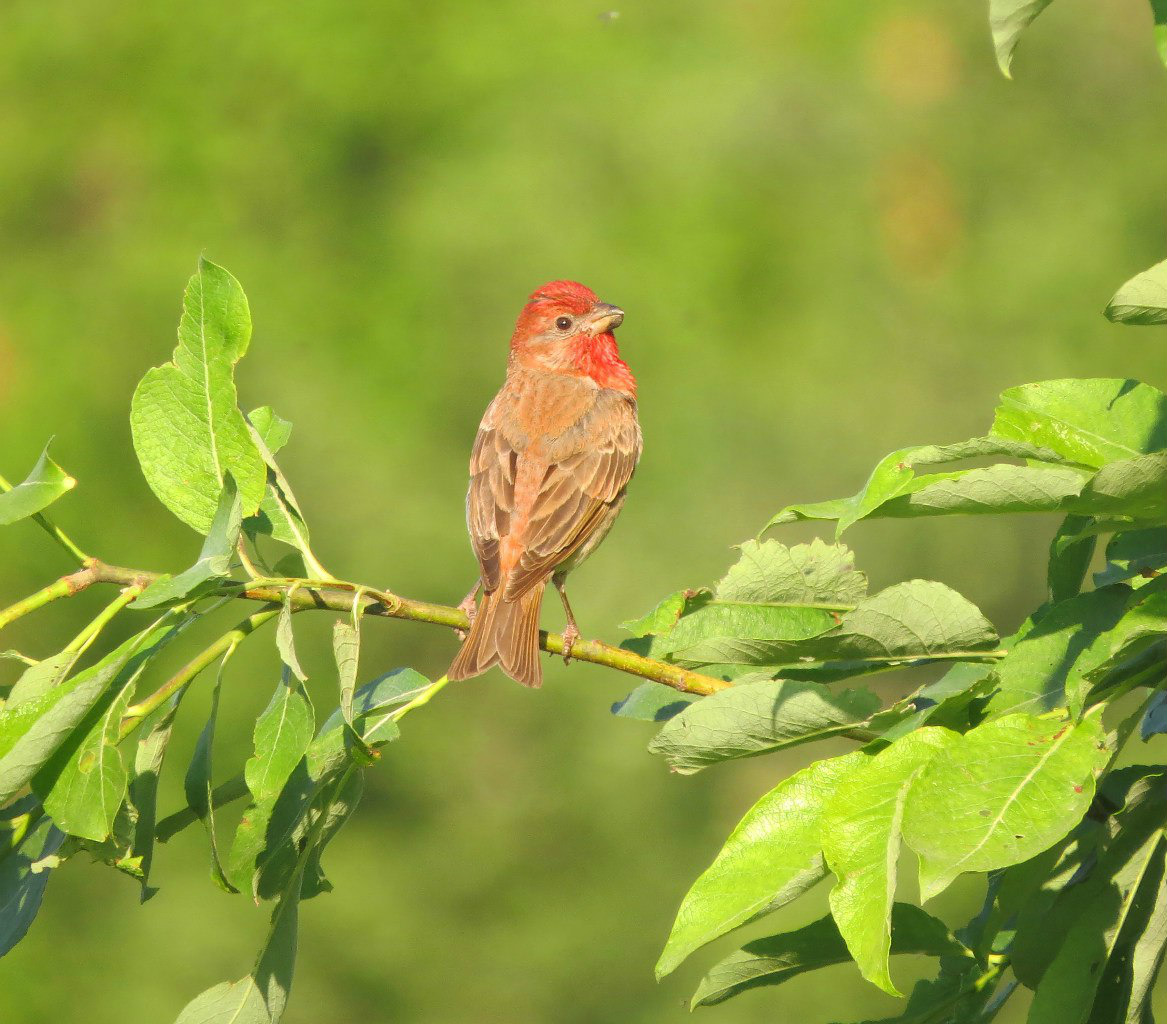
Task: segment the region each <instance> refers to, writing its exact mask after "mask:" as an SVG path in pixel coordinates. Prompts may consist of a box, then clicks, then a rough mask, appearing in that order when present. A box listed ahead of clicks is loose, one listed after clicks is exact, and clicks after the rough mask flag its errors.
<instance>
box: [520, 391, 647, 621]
mask: <svg viewBox="0 0 1167 1024" xmlns="http://www.w3.org/2000/svg"><path fill="white" fill-rule="evenodd" d="M597 428H599V429H597ZM584 444H587V445H588V447H587V448H586V449H584V448H583V445H584ZM565 449H566V450H565ZM548 455H549V457H550V459H551V460H552V461H551V462H550V465H549V466H548V469H547V472H546V475H545V477H544V480H543V484H542V486H541V487H540V488H539V493H538V495H537V496H536V498H535V501H534V503H533V504H532V506H531V509H530V512H529V514H528V517H527V529H526V531H525V537H524V540H525V545H524V550H523V553H522V555H521V556H520V557H519V561H518V564H517V565H516V566H515V567H514V568H513V569H512V570H511V571H510V573H509V574H508V577H507V580H506V586H505V588H504V591H503V599H504V600H507V601H514V600H516V599H517V598H518V597H519V596H521V595H522V594H523V593H524V592H526V591H527V590H528V589H530V588H531V587H532V586H534V585H535V584H537V583H538V582H539V581H540V580H542V579H544V578H545V577H546V576H547V575H548V574H549V573H550V572H551V571H552V570H553V569H554V568H555V567H556V566H557V565H559V564H560V563H561V562H564V561H566V560H567V559H568V558H570V557H571V555H572V554H573V553H574V552H575V551H576V550H577V549H578V548H580V547H581V546H582V545H584V544H585V543H586V542H587V541H588V539H589V538H590V537H591V536H592V534H593V532H594V531H595V530H596V529H598V528H600V527H601V526H605V525H607V524H608V523H609V522H610V518H609V516H608V514H607V513H608V512H609V510H610V509H611V507H612V506H613V505H614V504H615V503H616V502H618V501H620V500H621V499H622V497H623V493H624V488H625V487H626V486H627V485H628V481H629V480H630V479H631V478H632V473H633V471H634V470H635V469H636V463H637V460H638V459H639V458H640V430H639V428H638V427H637V425H636V413H635V409H634V407H633V406H632V405H631V403H630V402H628V401H627V400H625V399H623V398H621V397H618V396H613V400H609V401H604V402H597V404H596V406H595V407H594V408H593V409H592V410H591V411H590V412H589V413H588V414H587V415H586V416H584V417H583V419H581V421H580V423H579V424H578V425H577V426H576V427H575V428H574V429H573V430H572V431H569V432H568V433H567V434H565V436H564V437H563V438H561V439H559V441H557V443H556V444H555V445H554V446H553V448H552V450H550V451H549V452H548Z"/></svg>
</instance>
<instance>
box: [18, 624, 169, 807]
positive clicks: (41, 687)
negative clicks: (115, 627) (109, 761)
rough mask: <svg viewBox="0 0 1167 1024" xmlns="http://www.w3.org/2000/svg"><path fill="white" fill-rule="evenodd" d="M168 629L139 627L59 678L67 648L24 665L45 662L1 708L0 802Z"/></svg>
mask: <svg viewBox="0 0 1167 1024" xmlns="http://www.w3.org/2000/svg"><path fill="white" fill-rule="evenodd" d="M173 635H174V634H173V631H172V629H171V627H169V626H159V625H155V626H153V627H151V628H150V629H147V630H143V631H142V632H141V633H138V634H137V635H136V636H133V637H131V638H130V639H129V640H127V641H126V642H125V643H124V644H122V645H121V646H120V647H118V648H116V649H115V650H113V651H111V652H110V653H109V654H107V655H106V656H105V657H104V658H102V659H101V660H100V661H99V662H97V663H96V664H94V665H91V666H90V667H89V668H86V669H84V670H83V671H81V672H78V673H77V675H75V676H73V677H72V678H71V679H67V680H65V681H64V682H61V681H60V678H61V676H62V675H63V674H64V673H65V672H68V671H69V668H70V667H71V666H72V664H73V662H74V661H75V660H76V656H75V655H73V654H71V653H70V654H65V652H62V654H61V655H55V656H54V657H53V658H47V659H45V661H43V662H40V663H39V664H38V665H36V666H34V667H33V668H31V669H29V672H33V671H39V670H40V667H41V666H45V669H44V674H43V675H41V676H39V677H38V681H37V682H36V683H35V684H34V683H31V682H30V683H27V684H25V691H24V693H23V694H22V697H21V699H20V700H15V699H13V700H10V701H9V703H8V704H7V705H5V706H4V708H3V709H0V803H4V802H6V801H8V800H10V799H12V797H13V796H15V795H16V794H17V793H18V792H19V791H20V790H21V789H22V788H23V787H24V786H25V785H27V784H28V782H29V781H30V780H31V779H32V778H33V776H34V775H36V773H37V772H38V771H40V770H41V769H42V768H43V767H44V766H45V765H46V764H47V763H48V762H49V760H50V758H52V757H53V755H54V754H56V753H57V752H58V750H60V749H61V748H62V746H63V745H64V744H65V743H66V740H68V739H69V737H70V736H72V735H73V734H74V732H75V731H76V730H78V728H79V727H80V726H81V725H82V723H83V721H84V720H85V718H86V716H87V715H89V714H90V712H91V711H93V710H94V708H95V707H96V706H97V705H98V702H99V701H100V700H101V699H102V697H103V696H104V695H105V694H106V693H107V692H108V691H110V690H111V689H114V690H116V689H120V688H121V686H123V685H124V683H125V680H126V678H128V677H129V675H131V674H133V673H135V672H137V671H140V669H141V667H142V666H144V664H145V662H146V661H147V660H148V659H149V658H150V657H152V656H153V655H154V654H155V653H156V652H157V651H158V650H159V649H160V648H161V647H162V646H163V645H164V644H165V643H166V642H167V641H169V640H170V638H171V637H172V636H173ZM46 684H47V685H46ZM17 685H18V686H20V683H18V684H17ZM14 696H15V691H14ZM78 735H80V734H78ZM66 756H67V755H66Z"/></svg>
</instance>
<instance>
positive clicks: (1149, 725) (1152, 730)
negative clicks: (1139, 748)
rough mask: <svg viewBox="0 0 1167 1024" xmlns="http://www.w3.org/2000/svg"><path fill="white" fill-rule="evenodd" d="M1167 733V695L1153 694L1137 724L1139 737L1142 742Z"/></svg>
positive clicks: (1162, 693)
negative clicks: (1141, 718)
mask: <svg viewBox="0 0 1167 1024" xmlns="http://www.w3.org/2000/svg"><path fill="white" fill-rule="evenodd" d="M1165 732H1167V693H1164V692H1160V693H1157V694H1155V696H1154V697H1153V698H1152V700H1151V703H1150V704H1148V705H1147V710H1146V712H1145V713H1144V715H1143V720H1142V722H1140V723H1139V735H1140V736H1141V737H1142V739H1143V741H1144V742H1145V741H1146V740H1149V739H1150V738H1151V737H1152V736H1159V735H1162V734H1163V733H1165Z"/></svg>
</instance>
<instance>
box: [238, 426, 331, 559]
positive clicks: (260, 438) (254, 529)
mask: <svg viewBox="0 0 1167 1024" xmlns="http://www.w3.org/2000/svg"><path fill="white" fill-rule="evenodd" d="M247 419H248V423H249V425H250V427H251V434H252V440H253V441H254V442H255V445H256V448H258V449H259V453H260V455H261V456H262V457H263V461H264V464H265V465H266V466H267V484H266V489H265V490H264V495H263V499H262V500H261V501H260V503H259V511H258V513H257V514H256V515H255V516H252V517H250V518H249V519H248V520H247V521H246V522H245V523H244V528H245V529H246V530H247V532H248V535H249V536H250V537H251V538H252V539H253V540H254V539H255V537H256V536H257V535H260V534H266V535H268V536H271V537H273V538H274V539H276V540H278V541H283V543H285V544H291V545H292V546H293V547H295V548H298V549H299V550H300V552H301V553H302V554H303V555H304V556H305V558H306V559H308V560H309V563H310V564H315V558H314V556H313V555H312V549H311V547H310V546H309V534H308V524H307V523H306V522H305V521H304V515H303V513H302V512H301V511H300V506H299V504H298V503H297V501H296V496H295V495H294V494H293V493H292V487H291V484H289V483H288V481H287V478H286V477H285V476H284V474H283V472H282V471H281V469H280V467H279V464H278V463H277V462H276V460H275V453H276V452H277V451H279V449H280V448H282V447H283V446H284V445H285V444H287V442H288V439H289V438H290V437H291V436H292V424H291V423H290V422H289V421H288V420H285V419H283V418H282V417H280V416H279V415H277V414H276V413H275V412H274V411H273V410H272V409H271V408H270V407H268V406H263V407H262V408H259V409H256V410H254V411H253V412H251V413H250V414H249V415H248V417H247Z"/></svg>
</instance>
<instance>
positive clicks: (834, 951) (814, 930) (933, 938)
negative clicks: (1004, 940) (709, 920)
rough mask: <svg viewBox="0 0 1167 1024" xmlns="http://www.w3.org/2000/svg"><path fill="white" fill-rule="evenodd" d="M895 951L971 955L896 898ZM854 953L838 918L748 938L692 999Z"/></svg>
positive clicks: (704, 999)
mask: <svg viewBox="0 0 1167 1024" xmlns="http://www.w3.org/2000/svg"><path fill="white" fill-rule="evenodd" d="M891 951H892V953H923V954H926V955H928V956H959V957H962V958H968V959H971V956H970V954H969V951H968V950H967V949H965V947H964V946H963V945H961V943H960V942H959V941H957V939H956V938H955V937H954V936H953V935H952V933H951V932H950V931H949V930H948V929H947V928H946V927H945V926H944V923H943V922H942V921H938V920H937V919H936V918H934V917H933V916H932V915H931V914H928V913H926V912H925V911H923V910H921V909H920V908H919V907H913V906H912V905H911V904H908V903H897V904H896V905H895V907H894V908H893V909H892V937H891ZM850 959H851V955H850V953H849V952H848V950H847V945H846V943H844V942H843V937H842V936H841V935H840V934H839V929H838V928H837V927H835V922H834V921H833V920H832V919H831V918H829V917H824V918H820V919H819V920H818V921H815V922H814V923H812V924H808V925H806V926H805V927H803V928H799V929H798V930H797V931H793V932H786V933H785V934H782V935H771V936H770V937H769V938H765V939H758V940H756V941H754V942H749V943H746V945H744V946H743V947H742V948H741V949H739V950H738V951H737V952H736V953H731V954H730V955H729V956H728V957H726V958H725V959H724V960H722V961H721V962H720V963H719V964H717V965H716V966H715V967H714V968H713V969H712V970H711V971H710V972H709V973H708V974H707V975H706V976H705V978H704V980H703V981H702V982H701V984H700V986H699V987H698V989H697V992H696V994H695V995H694V996H693V1004H692V1005H693V1006H694V1007H697V1006H712V1005H714V1004H715V1003H720V1002H723V1001H724V1000H726V999H728V998H729V997H730V996H735V995H737V994H738V993H739V992H744V991H745V990H747V989H751V988H758V987H760V986H763V985H781V984H782V983H783V982H785V981H789V980H790V979H791V978H794V977H797V976H798V975H799V974H804V973H806V972H807V971H814V970H818V969H819V968H820V967H830V966H831V965H833V964H842V963H847V961H849V960H850Z"/></svg>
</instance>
